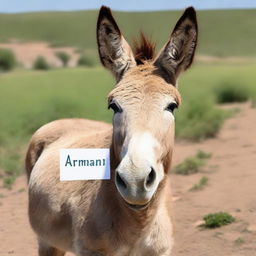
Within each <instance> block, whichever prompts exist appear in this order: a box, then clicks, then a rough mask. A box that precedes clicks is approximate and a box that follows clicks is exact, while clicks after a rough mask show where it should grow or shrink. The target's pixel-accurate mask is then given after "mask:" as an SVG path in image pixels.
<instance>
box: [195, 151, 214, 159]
mask: <svg viewBox="0 0 256 256" xmlns="http://www.w3.org/2000/svg"><path fill="white" fill-rule="evenodd" d="M211 156H212V154H211V153H207V152H204V151H203V150H198V151H197V154H196V157H198V158H200V159H208V158H211Z"/></svg>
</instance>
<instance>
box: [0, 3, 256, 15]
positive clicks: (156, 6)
mask: <svg viewBox="0 0 256 256" xmlns="http://www.w3.org/2000/svg"><path fill="white" fill-rule="evenodd" d="M101 5H107V6H109V7H111V8H112V9H114V10H120V11H154V10H178V9H184V8H186V7H188V6H191V5H192V6H194V7H195V8H196V9H241V8H243V9H247V8H256V0H0V12H1V13H16V12H31V11H33V12H34V11H72V10H88V9H98V8H99V7H100V6H101Z"/></svg>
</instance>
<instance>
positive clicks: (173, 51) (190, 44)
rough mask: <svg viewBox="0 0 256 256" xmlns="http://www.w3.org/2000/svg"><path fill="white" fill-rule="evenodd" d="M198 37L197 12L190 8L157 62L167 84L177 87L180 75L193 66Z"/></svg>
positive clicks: (177, 25)
mask: <svg viewBox="0 0 256 256" xmlns="http://www.w3.org/2000/svg"><path fill="white" fill-rule="evenodd" d="M197 35H198V30H197V20H196V11H195V9H194V8H193V7H189V8H187V9H186V10H185V12H184V14H183V15H182V16H181V18H180V19H179V21H178V22H177V24H176V26H175V28H174V30H173V32H172V34H171V37H170V40H169V41H168V42H167V44H166V45H165V47H164V49H163V50H162V51H161V52H160V54H159V55H158V57H157V58H156V60H155V65H156V66H157V67H159V68H160V69H161V70H163V71H164V73H163V74H164V78H165V79H166V80H167V82H169V83H172V84H173V85H175V83H176V79H177V77H178V75H179V73H180V72H181V71H184V70H186V69H187V68H188V67H189V66H190V65H191V63H192V61H193V57H194V53H195V49H196V45H197Z"/></svg>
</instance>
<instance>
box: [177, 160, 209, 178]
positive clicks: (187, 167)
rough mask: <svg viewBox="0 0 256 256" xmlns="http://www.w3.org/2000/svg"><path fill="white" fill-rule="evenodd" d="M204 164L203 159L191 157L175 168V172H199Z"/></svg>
mask: <svg viewBox="0 0 256 256" xmlns="http://www.w3.org/2000/svg"><path fill="white" fill-rule="evenodd" d="M203 165H204V161H203V160H202V159H199V158H197V157H189V158H186V159H185V160H184V161H183V162H181V163H180V164H178V165H177V166H176V167H175V168H174V173H175V174H180V175H189V174H193V173H197V172H199V170H200V167H202V166H203Z"/></svg>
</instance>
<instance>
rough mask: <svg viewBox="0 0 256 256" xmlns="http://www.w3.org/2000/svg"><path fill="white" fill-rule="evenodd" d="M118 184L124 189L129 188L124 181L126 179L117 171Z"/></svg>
mask: <svg viewBox="0 0 256 256" xmlns="http://www.w3.org/2000/svg"><path fill="white" fill-rule="evenodd" d="M116 184H117V185H118V186H119V187H120V188H122V189H126V188H127V185H126V183H125V182H124V180H123V179H122V177H121V176H120V174H119V173H118V172H116Z"/></svg>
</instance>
